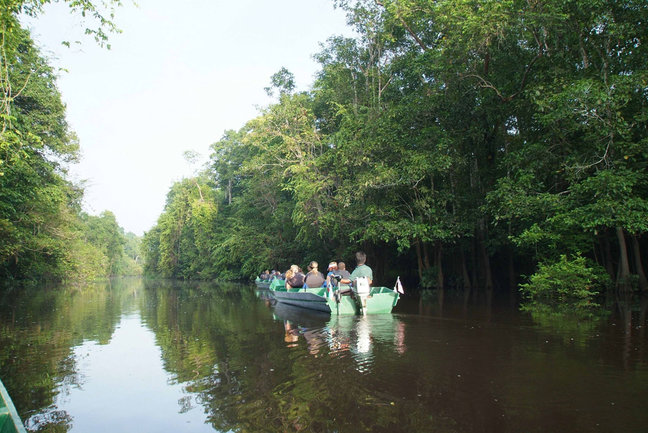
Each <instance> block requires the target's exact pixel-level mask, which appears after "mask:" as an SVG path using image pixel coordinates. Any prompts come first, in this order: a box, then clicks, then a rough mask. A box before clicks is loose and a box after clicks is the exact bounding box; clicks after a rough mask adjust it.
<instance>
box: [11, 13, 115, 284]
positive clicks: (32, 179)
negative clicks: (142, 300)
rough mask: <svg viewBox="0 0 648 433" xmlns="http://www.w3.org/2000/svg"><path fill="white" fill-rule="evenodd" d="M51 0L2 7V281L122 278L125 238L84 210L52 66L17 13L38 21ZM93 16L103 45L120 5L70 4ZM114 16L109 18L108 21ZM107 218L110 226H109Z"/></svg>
mask: <svg viewBox="0 0 648 433" xmlns="http://www.w3.org/2000/svg"><path fill="white" fill-rule="evenodd" d="M47 3H50V1H49V0H10V1H5V2H3V3H2V5H1V6H0V36H1V38H0V278H1V279H2V280H3V281H4V282H10V281H12V280H53V281H61V280H75V281H76V280H86V279H94V278H101V277H105V276H108V275H114V274H119V273H121V272H122V271H123V270H124V269H125V268H124V260H123V257H122V256H123V241H122V237H123V233H122V232H121V229H120V228H119V227H118V226H117V223H116V221H115V218H114V216H113V215H112V214H105V215H103V216H102V218H101V219H97V220H93V219H92V218H90V217H87V216H83V215H81V213H80V202H81V199H82V195H83V191H82V190H81V189H80V188H79V187H78V186H77V185H74V184H72V183H70V182H69V181H68V180H67V179H66V175H67V166H68V164H69V163H72V162H75V161H76V160H77V158H78V149H79V144H78V141H77V139H76V136H75V135H74V133H73V132H72V131H71V130H70V129H69V127H68V124H67V121H66V119H65V106H64V104H63V102H62V101H61V95H60V94H59V91H58V89H57V86H56V77H55V75H54V72H53V70H52V68H51V67H50V66H49V65H48V63H47V61H46V60H45V59H44V58H43V57H42V55H41V54H40V52H39V50H38V49H37V48H36V47H35V45H34V43H33V41H32V40H31V37H30V35H29V32H28V31H27V30H25V29H23V28H22V26H21V25H20V23H19V21H18V19H17V16H18V14H20V13H25V14H28V15H31V16H37V15H39V14H40V13H42V12H43V8H44V6H45V5H46V4H47ZM67 3H68V6H69V7H70V8H71V9H72V10H73V11H74V12H76V13H79V14H80V15H82V16H84V17H85V16H88V17H92V18H94V19H95V20H96V21H95V23H96V27H94V28H89V29H87V30H86V34H90V35H93V36H94V37H95V39H96V40H97V42H99V43H100V44H101V45H103V44H105V43H106V41H107V33H106V32H111V31H115V30H116V28H115V27H114V24H113V22H112V9H113V8H114V6H117V5H119V4H120V2H119V1H112V0H109V1H105V2H101V5H100V6H99V7H98V6H97V5H96V4H95V3H93V2H91V1H89V0H83V1H71V0H68V1H67ZM107 17H109V18H107ZM104 220H105V221H104Z"/></svg>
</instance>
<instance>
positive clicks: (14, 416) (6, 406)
mask: <svg viewBox="0 0 648 433" xmlns="http://www.w3.org/2000/svg"><path fill="white" fill-rule="evenodd" d="M0 432H1V433H26V432H27V431H26V430H25V427H24V426H23V424H22V421H21V420H20V417H19V416H18V412H17V411H16V408H15V407H14V405H13V402H12V401H11V398H10V397H9V393H8V392H7V390H6V389H5V387H4V385H3V384H2V382H0Z"/></svg>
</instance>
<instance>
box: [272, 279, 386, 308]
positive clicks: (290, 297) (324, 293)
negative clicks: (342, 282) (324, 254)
mask: <svg viewBox="0 0 648 433" xmlns="http://www.w3.org/2000/svg"><path fill="white" fill-rule="evenodd" d="M270 293H272V295H273V296H274V298H275V299H276V300H277V302H280V303H284V304H288V305H294V306H296V307H301V308H308V309H310V310H316V311H322V312H325V313H331V314H337V315H350V314H388V313H391V311H392V309H393V308H394V307H395V306H396V303H397V302H398V299H399V294H398V293H397V292H395V291H394V290H391V289H388V288H387V287H372V288H371V290H370V291H369V294H368V295H366V296H358V295H356V294H352V295H351V296H349V295H344V296H329V295H330V294H329V293H328V290H327V289H326V287H317V288H312V289H311V288H306V289H304V288H300V289H297V288H295V289H286V288H285V287H282V286H279V285H278V284H277V285H271V286H270Z"/></svg>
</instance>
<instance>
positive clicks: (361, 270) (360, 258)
mask: <svg viewBox="0 0 648 433" xmlns="http://www.w3.org/2000/svg"><path fill="white" fill-rule="evenodd" d="M355 257H356V263H357V264H358V266H356V268H355V269H354V270H353V272H351V278H349V280H350V281H349V282H348V283H346V284H349V283H351V281H355V280H356V279H357V278H360V277H367V279H368V280H369V285H370V286H371V285H372V284H373V271H372V270H371V268H370V267H369V266H367V265H366V262H367V255H366V254H365V253H364V252H363V251H358V252H357V253H356V255H355ZM342 283H345V281H344V280H342Z"/></svg>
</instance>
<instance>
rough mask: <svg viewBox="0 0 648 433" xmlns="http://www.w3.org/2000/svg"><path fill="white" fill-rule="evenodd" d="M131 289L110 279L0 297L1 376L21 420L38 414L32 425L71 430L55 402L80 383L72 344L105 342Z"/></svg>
mask: <svg viewBox="0 0 648 433" xmlns="http://www.w3.org/2000/svg"><path fill="white" fill-rule="evenodd" d="M128 289H130V290H133V286H132V285H129V286H128ZM128 293H129V292H128V290H125V288H124V287H123V284H122V285H121V286H118V287H111V285H110V283H109V282H107V283H101V284H96V285H88V286H85V287H83V288H78V287H75V288H70V287H60V288H55V289H42V288H39V289H25V290H24V291H22V292H13V293H7V294H5V295H4V299H3V300H2V302H0V376H1V377H2V380H3V382H4V383H5V385H6V386H7V388H8V389H9V390H10V393H11V396H12V399H13V400H14V403H15V404H16V407H17V408H18V410H19V411H20V414H21V416H22V418H23V419H27V418H29V417H31V416H32V415H35V414H36V413H39V415H38V416H35V417H34V419H32V420H30V423H29V425H30V428H32V427H33V429H40V430H44V429H47V431H67V430H68V429H69V423H70V419H69V416H68V415H67V414H66V413H64V412H62V411H58V410H56V408H55V407H54V406H53V404H54V399H55V397H56V395H57V393H58V392H61V391H63V392H65V389H66V388H69V387H75V386H79V385H80V382H81V378H79V377H78V376H77V373H76V361H75V359H74V357H73V355H72V349H73V347H74V346H77V345H79V344H81V343H82V342H83V341H86V340H95V341H97V342H99V343H100V344H105V343H107V342H108V341H109V340H110V337H111V335H112V333H113V331H114V329H115V326H116V325H117V323H118V322H119V318H120V316H121V311H122V308H123V304H124V303H127V302H128V301H127V299H128V296H129V295H128ZM58 384H62V386H61V387H59V385H58ZM43 408H49V409H48V410H46V411H43Z"/></svg>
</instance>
